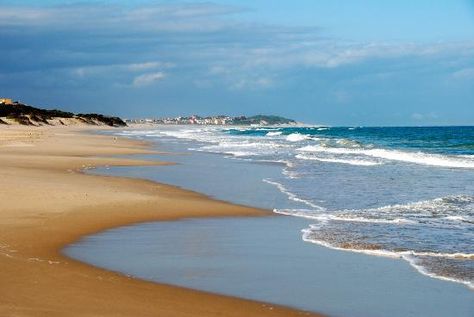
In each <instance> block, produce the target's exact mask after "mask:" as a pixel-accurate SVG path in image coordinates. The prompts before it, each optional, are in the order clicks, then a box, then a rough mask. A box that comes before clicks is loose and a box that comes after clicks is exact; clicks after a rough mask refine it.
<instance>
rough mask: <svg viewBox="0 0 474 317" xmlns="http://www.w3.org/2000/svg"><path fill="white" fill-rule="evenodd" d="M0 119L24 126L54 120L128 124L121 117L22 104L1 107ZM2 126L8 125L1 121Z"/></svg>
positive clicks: (113, 124) (109, 124) (116, 124)
mask: <svg viewBox="0 0 474 317" xmlns="http://www.w3.org/2000/svg"><path fill="white" fill-rule="evenodd" d="M0 117H6V118H7V119H11V120H14V121H16V122H18V123H19V124H22V125H34V124H35V123H36V124H38V123H39V124H50V122H49V121H48V120H53V119H77V120H79V121H82V122H84V123H85V124H90V125H97V124H105V125H108V126H111V127H117V126H126V123H125V122H124V121H123V120H122V119H120V118H119V117H108V116H104V115H102V114H97V113H88V114H82V113H81V114H74V113H72V112H66V111H61V110H57V109H53V110H47V109H40V108H35V107H32V106H28V105H24V104H21V103H15V104H13V105H4V106H0ZM0 124H7V123H6V122H5V121H4V120H1V119H0ZM60 124H63V125H64V122H63V121H61V120H60Z"/></svg>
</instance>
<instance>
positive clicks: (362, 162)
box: [295, 154, 382, 166]
mask: <svg viewBox="0 0 474 317" xmlns="http://www.w3.org/2000/svg"><path fill="white" fill-rule="evenodd" d="M295 157H296V158H297V159H300V160H311V161H319V162H327V163H339V164H349V165H355V166H375V165H381V164H382V163H381V162H375V161H368V160H360V159H337V158H325V157H318V156H315V155H304V154H297V155H296V156H295Z"/></svg>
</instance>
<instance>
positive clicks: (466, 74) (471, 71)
mask: <svg viewBox="0 0 474 317" xmlns="http://www.w3.org/2000/svg"><path fill="white" fill-rule="evenodd" d="M452 76H453V78H455V79H474V67H471V68H464V69H461V70H458V71H456V72H454V73H453V74H452Z"/></svg>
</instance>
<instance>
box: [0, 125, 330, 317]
mask: <svg viewBox="0 0 474 317" xmlns="http://www.w3.org/2000/svg"><path fill="white" fill-rule="evenodd" d="M0 131H1V132H2V134H1V135H0V166H1V167H0V174H1V175H2V177H1V179H0V186H1V187H2V191H1V192H0V210H2V213H1V214H0V225H1V226H2V230H1V233H0V281H1V285H2V286H1V287H0V313H1V314H2V315H21V316H43V315H44V316H85V315H86V316H87V315H101V316H130V315H137V316H156V315H160V314H165V315H166V316H185V315H192V316H217V315H223V314H224V315H226V316H242V315H244V316H300V315H312V316H321V315H318V314H315V313H309V312H304V311H298V310H294V309H291V308H287V307H282V306H279V305H273V304H267V303H261V302H256V301H250V300H244V299H239V298H234V297H229V296H224V295H217V294H211V293H206V292H202V291H197V290H191V289H186V288H182V287H177V286H172V285H166V284H159V283H154V282H148V281H144V280H138V279H135V278H130V277H127V276H125V275H123V274H120V273H115V272H111V271H107V270H104V269H100V268H96V267H93V266H91V265H89V264H85V263H82V262H79V261H76V260H73V259H71V258H68V257H66V256H65V255H64V254H63V253H62V249H63V248H64V247H65V246H67V245H68V244H70V243H72V242H74V241H77V240H78V239H80V238H81V237H83V236H86V235H89V234H92V233H95V232H99V231H103V230H105V229H110V228H114V227H119V226H124V225H131V224H135V223H140V222H148V221H164V220H178V219H184V218H197V217H225V216H265V215H269V214H268V211H265V210H262V209H257V208H251V207H244V206H238V205H233V204H230V203H226V202H222V201H217V200H213V199H211V198H209V197H206V196H204V195H202V194H199V193H195V192H191V191H187V190H184V189H180V188H177V187H174V186H170V185H164V184H159V183H155V182H151V181H146V180H140V179H130V178H121V177H113V176H98V175H90V174H87V173H83V172H80V171H82V170H84V169H87V168H91V167H97V166H143V165H166V164H169V163H164V162H156V161H144V160H135V159H128V158H117V157H113V156H114V155H125V154H146V153H153V152H152V151H150V149H149V146H148V145H147V144H146V143H145V142H141V141H136V140H130V139H125V138H114V137H111V136H102V135H96V134H90V133H83V132H84V131H86V129H81V128H78V127H74V128H67V127H47V128H38V127H35V128H30V127H2V128H0ZM202 210H206V212H202Z"/></svg>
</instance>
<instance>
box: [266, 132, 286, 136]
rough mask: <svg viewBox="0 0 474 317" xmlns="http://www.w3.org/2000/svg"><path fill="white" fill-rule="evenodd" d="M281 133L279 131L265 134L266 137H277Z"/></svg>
mask: <svg viewBox="0 0 474 317" xmlns="http://www.w3.org/2000/svg"><path fill="white" fill-rule="evenodd" d="M282 133H283V132H281V131H270V132H268V133H267V134H266V136H277V135H281V134H282Z"/></svg>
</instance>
